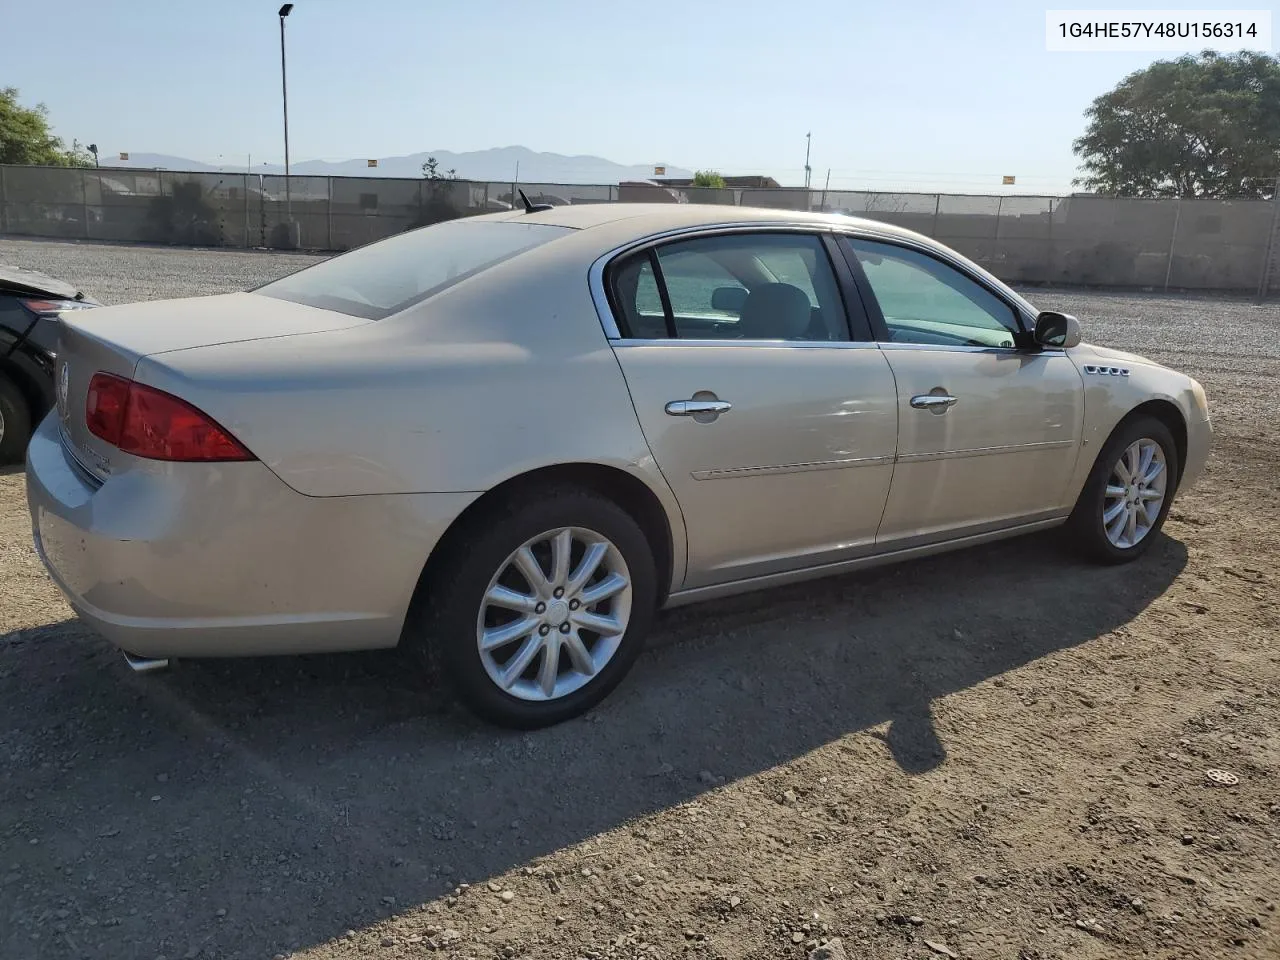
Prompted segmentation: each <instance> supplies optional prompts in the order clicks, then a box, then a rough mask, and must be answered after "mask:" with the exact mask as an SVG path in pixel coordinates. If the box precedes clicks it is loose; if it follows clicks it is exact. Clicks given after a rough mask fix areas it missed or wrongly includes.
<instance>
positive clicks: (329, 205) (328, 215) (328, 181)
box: [324, 177, 333, 250]
mask: <svg viewBox="0 0 1280 960" xmlns="http://www.w3.org/2000/svg"><path fill="white" fill-rule="evenodd" d="M324 182H325V185H326V187H327V188H328V191H329V196H328V199H327V200H326V201H325V205H324V216H325V221H326V223H325V226H326V227H328V230H329V243H328V246H327V247H326V248H325V249H327V250H332V249H333V177H325V178H324Z"/></svg>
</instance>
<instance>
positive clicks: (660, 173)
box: [653, 167, 667, 177]
mask: <svg viewBox="0 0 1280 960" xmlns="http://www.w3.org/2000/svg"><path fill="white" fill-rule="evenodd" d="M653 175H654V176H655V177H665V176H666V175H667V168H666V167H654V168H653Z"/></svg>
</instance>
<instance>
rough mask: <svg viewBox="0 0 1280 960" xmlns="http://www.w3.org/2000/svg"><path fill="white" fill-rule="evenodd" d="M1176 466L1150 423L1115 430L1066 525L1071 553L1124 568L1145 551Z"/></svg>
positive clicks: (1158, 426) (1169, 440) (1173, 484)
mask: <svg viewBox="0 0 1280 960" xmlns="http://www.w3.org/2000/svg"><path fill="white" fill-rule="evenodd" d="M1180 469H1181V465H1180V464H1179V462H1178V447H1177V444H1175V443H1174V440H1173V434H1172V433H1171V432H1170V431H1169V428H1168V427H1167V426H1165V425H1164V423H1162V422H1161V421H1159V420H1157V419H1156V418H1155V417H1149V416H1138V417H1134V418H1133V419H1132V420H1128V421H1126V422H1123V423H1121V424H1120V426H1119V427H1117V428H1116V430H1115V432H1114V433H1113V434H1112V435H1111V437H1110V438H1109V439H1108V440H1107V442H1106V444H1105V445H1104V446H1103V448H1102V452H1101V453H1100V454H1098V459H1097V461H1096V462H1095V463H1094V465H1093V470H1092V471H1090V473H1089V478H1088V480H1086V481H1085V485H1084V489H1083V490H1082V491H1081V492H1080V498H1079V500H1077V501H1076V506H1075V509H1074V510H1073V511H1072V513H1071V517H1070V519H1069V520H1068V521H1067V531H1068V534H1069V535H1070V537H1071V539H1072V541H1073V542H1074V545H1075V546H1076V548H1077V549H1078V550H1079V551H1080V552H1081V553H1083V554H1084V555H1085V556H1086V557H1087V558H1089V559H1091V560H1094V561H1096V562H1099V563H1108V564H1115V563H1128V562H1130V561H1132V560H1136V559H1137V558H1138V557H1140V556H1142V555H1143V554H1144V553H1146V552H1147V550H1148V549H1150V547H1151V544H1152V542H1153V541H1154V540H1155V539H1156V534H1157V533H1159V531H1160V528H1161V527H1162V526H1164V521H1165V517H1167V516H1168V514H1169V507H1170V506H1171V505H1172V503H1173V496H1174V493H1175V492H1176V491H1177V486H1178V476H1179V471H1180Z"/></svg>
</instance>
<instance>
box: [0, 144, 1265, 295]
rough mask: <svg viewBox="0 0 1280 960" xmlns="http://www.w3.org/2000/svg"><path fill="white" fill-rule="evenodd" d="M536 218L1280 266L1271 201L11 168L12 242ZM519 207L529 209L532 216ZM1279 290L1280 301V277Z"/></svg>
mask: <svg viewBox="0 0 1280 960" xmlns="http://www.w3.org/2000/svg"><path fill="white" fill-rule="evenodd" d="M513 186H514V187H515V188H516V189H517V190H523V191H524V193H525V194H526V196H528V198H529V199H530V201H532V202H534V203H552V204H574V203H610V202H616V201H619V200H621V201H653V202H664V203H720V204H737V205H742V206H758V207H770V208H774V209H784V210H826V211H832V212H839V213H847V214H851V215H854V216H859V217H867V218H870V219H875V220H884V221H886V222H889V223H894V224H899V225H901V226H904V227H907V228H909V229H912V230H916V231H918V232H920V233H923V234H926V235H928V236H931V237H935V238H936V239H938V240H940V241H941V242H943V243H945V244H947V245H948V246H951V247H953V248H955V249H956V250H958V251H960V252H961V253H963V254H965V255H966V256H968V257H970V258H972V259H973V260H975V261H977V262H978V263H980V264H982V265H983V266H984V267H986V268H987V269H989V270H990V271H991V272H992V273H994V274H996V275H997V276H999V277H1001V278H1002V279H1004V280H1007V281H1010V282H1017V283H1058V284H1085V285H1091V286H1103V287H1143V288H1155V289H1192V290H1235V291H1248V292H1250V293H1254V292H1257V291H1258V289H1259V286H1260V283H1261V281H1262V279H1263V276H1264V272H1265V269H1266V267H1265V261H1266V260H1267V255H1268V250H1270V251H1271V253H1272V256H1273V258H1275V257H1280V238H1277V240H1276V241H1275V242H1272V241H1271V235H1272V233H1274V232H1277V231H1278V230H1280V221H1278V220H1277V216H1276V213H1277V205H1276V204H1274V203H1271V202H1268V201H1263V200H1112V199H1106V198H1101V197H1026V196H999V197H996V196H968V195H954V194H920V193H879V192H872V191H841V190H834V191H819V190H805V189H802V188H780V189H747V188H732V189H724V190H713V189H704V188H696V187H657V186H651V185H645V184H624V185H622V186H618V185H582V184H552V183H521V184H511V183H495V182H488V183H486V182H473V181H467V180H450V181H428V180H422V179H418V180H395V179H391V178H386V177H290V178H289V179H288V181H287V182H286V180H285V178H284V177H274V176H259V175H256V174H221V173H183V172H178V171H167V170H166V171H139V170H116V169H105V168H104V169H101V170H96V169H87V170H85V169H65V168H56V167H16V166H0V234H9V235H25V236H40V237H65V238H68V239H87V240H121V241H133V242H150V243H176V244H193V245H220V246H231V247H291V246H301V247H304V248H308V249H315V250H346V249H349V248H351V247H355V246H359V245H361V244H365V243H369V242H371V241H373V240H378V239H381V238H383V237H388V236H391V235H393V234H396V233H399V232H401V231H403V230H407V229H410V228H412V227H415V226H421V225H423V224H426V223H433V222H436V221H438V220H442V219H448V218H451V217H455V216H466V215H471V214H478V213H485V212H491V211H494V210H503V209H510V206H511V203H512V195H513V193H512V188H513ZM519 202H520V201H519V197H518V195H517V196H516V204H517V205H519ZM1269 286H1270V290H1271V292H1275V291H1277V290H1280V267H1273V269H1272V270H1271V279H1270V284H1269Z"/></svg>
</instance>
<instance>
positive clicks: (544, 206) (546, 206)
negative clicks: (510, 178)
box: [516, 190, 553, 213]
mask: <svg viewBox="0 0 1280 960" xmlns="http://www.w3.org/2000/svg"><path fill="white" fill-rule="evenodd" d="M516 192H517V193H519V194H520V202H521V203H523V204H524V212H525V213H537V212H538V211H539V210H551V209H553V205H552V204H550V203H530V202H529V198H528V197H526V196H525V195H524V191H523V190H518V191H516Z"/></svg>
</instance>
